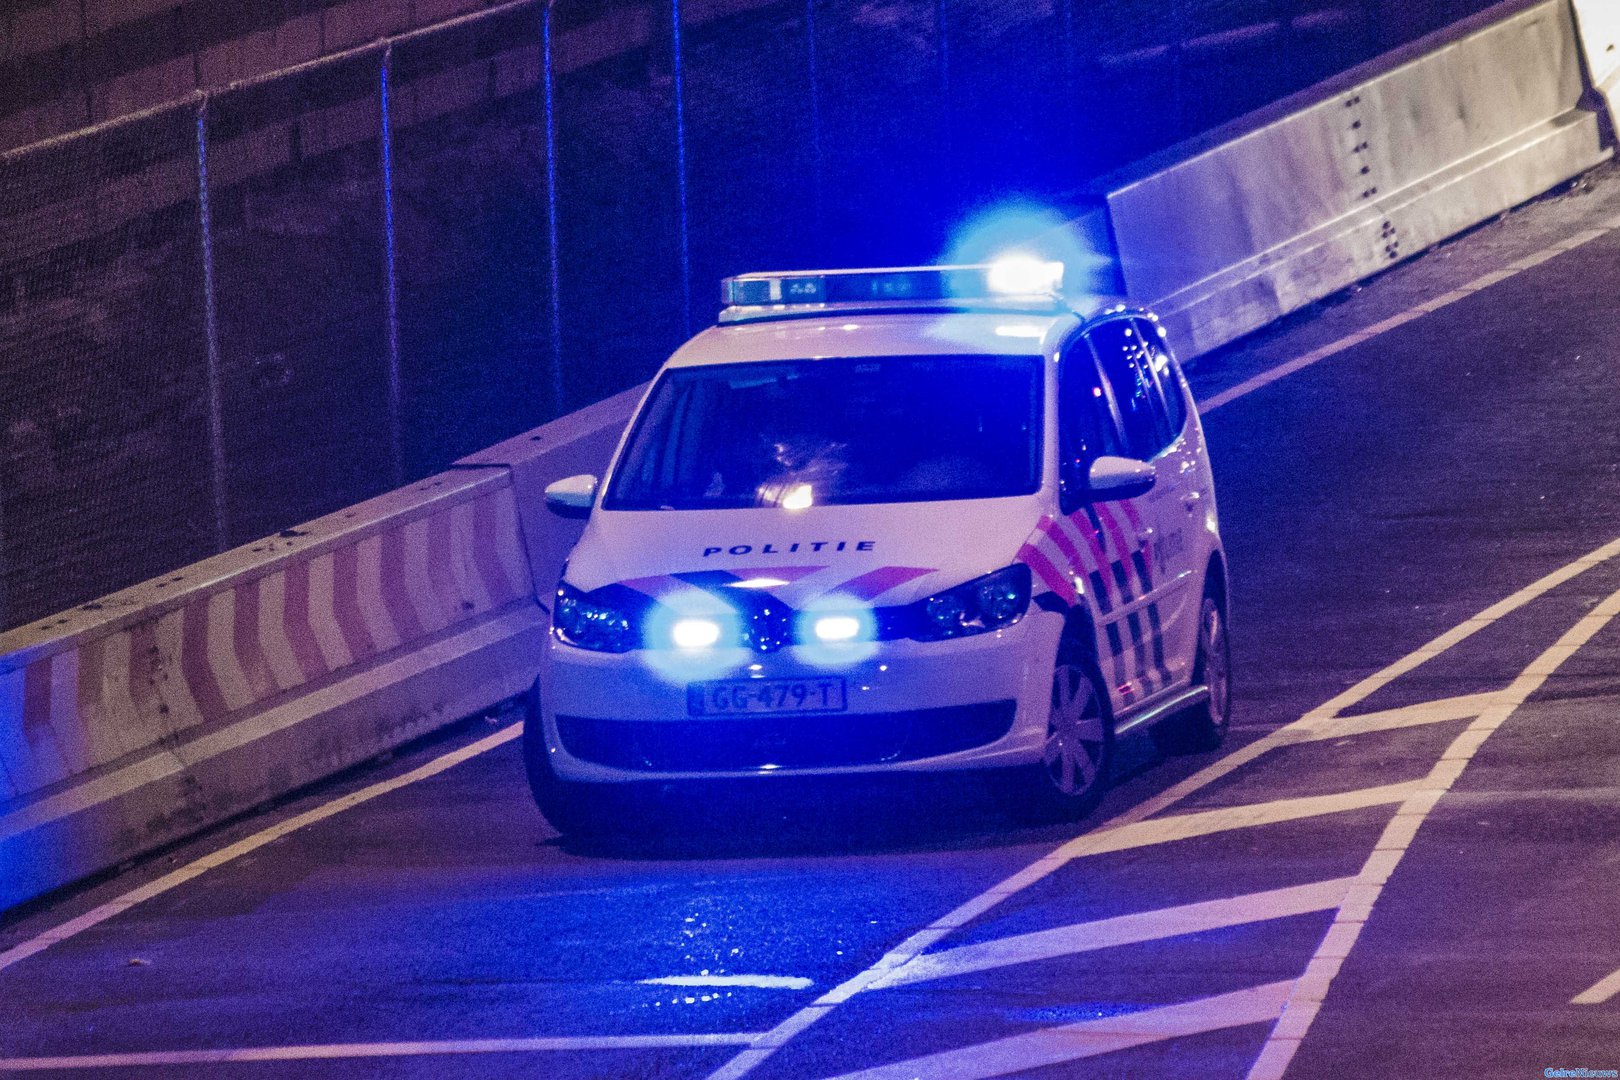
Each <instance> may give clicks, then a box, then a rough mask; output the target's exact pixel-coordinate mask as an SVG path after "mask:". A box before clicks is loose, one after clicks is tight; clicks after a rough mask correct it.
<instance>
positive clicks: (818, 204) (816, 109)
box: [804, 0, 826, 266]
mask: <svg viewBox="0 0 1620 1080" xmlns="http://www.w3.org/2000/svg"><path fill="white" fill-rule="evenodd" d="M804 65H805V76H806V81H807V82H808V83H809V87H810V214H811V220H812V221H814V222H815V233H814V237H815V238H814V239H813V240H812V241H811V248H810V253H811V260H812V261H813V262H815V264H816V265H817V266H820V265H821V258H820V251H821V238H822V236H823V235H824V233H825V230H826V222H825V221H824V220H823V216H824V214H825V213H826V204H825V203H824V202H823V199H824V198H825V194H824V189H823V184H824V183H825V180H824V177H823V164H822V158H821V62H820V57H819V56H818V55H817V53H816V0H804Z"/></svg>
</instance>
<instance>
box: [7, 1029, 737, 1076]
mask: <svg viewBox="0 0 1620 1080" xmlns="http://www.w3.org/2000/svg"><path fill="white" fill-rule="evenodd" d="M752 1038H754V1036H753V1035H752V1034H749V1033H742V1034H734V1035H584V1036H578V1037H567V1036H561V1037H555V1038H536V1039H461V1040H450V1041H445V1042H397V1043H333V1044H331V1045H326V1046H248V1047H237V1048H233V1049H226V1050H151V1051H142V1052H139V1053H133V1054H78V1055H73V1056H68V1057H16V1058H0V1072H43V1071H46V1070H51V1069H127V1068H140V1067H148V1068H150V1067H156V1066H164V1065H223V1064H228V1063H236V1062H244V1061H327V1060H333V1059H341V1058H390V1057H426V1056H433V1055H445V1054H530V1053H534V1052H536V1051H542V1050H543V1051H555V1050H663V1049H671V1048H677V1049H678V1048H683V1047H685V1048H690V1047H704V1046H736V1045H739V1044H743V1043H747V1042H748V1041H749V1040H750V1039H752Z"/></svg>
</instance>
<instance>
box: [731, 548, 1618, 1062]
mask: <svg viewBox="0 0 1620 1080" xmlns="http://www.w3.org/2000/svg"><path fill="white" fill-rule="evenodd" d="M1617 555H1620V539H1617V540H1611V541H1610V542H1609V543H1607V544H1604V545H1603V546H1602V547H1600V548H1597V549H1596V550H1594V551H1590V552H1588V553H1587V554H1585V555H1582V556H1581V557H1580V558H1578V559H1575V560H1573V561H1571V562H1569V563H1567V564H1565V565H1564V566H1561V567H1559V568H1558V569H1557V570H1554V571H1553V572H1552V573H1550V574H1546V575H1544V576H1542V577H1540V578H1538V579H1537V580H1535V581H1533V582H1531V583H1530V584H1529V585H1526V586H1525V587H1524V588H1522V589H1519V590H1518V591H1517V592H1515V593H1513V594H1512V595H1510V596H1508V597H1505V598H1504V599H1502V600H1499V601H1497V602H1496V603H1494V604H1492V605H1491V606H1490V607H1488V608H1486V609H1485V610H1483V611H1481V612H1479V613H1478V614H1477V615H1475V616H1473V617H1472V618H1469V619H1466V620H1464V621H1463V622H1461V623H1459V624H1458V625H1457V626H1454V627H1452V628H1451V629H1450V630H1447V631H1446V632H1445V633H1443V634H1440V635H1439V636H1438V637H1435V638H1433V639H1432V640H1430V641H1428V642H1426V643H1425V644H1423V645H1421V646H1419V647H1418V648H1417V649H1415V650H1414V651H1412V652H1410V653H1408V654H1407V655H1405V656H1403V657H1401V658H1400V659H1398V660H1396V661H1395V662H1394V663H1392V664H1389V665H1387V666H1386V667H1383V668H1381V669H1379V670H1378V671H1376V672H1374V673H1373V674H1371V675H1369V676H1367V677H1366V678H1364V679H1362V680H1361V681H1360V682H1358V683H1356V684H1355V685H1354V686H1351V687H1350V688H1349V689H1347V690H1345V691H1344V692H1343V693H1340V694H1337V695H1335V696H1334V697H1333V698H1332V699H1330V700H1329V701H1327V702H1325V703H1323V704H1322V705H1319V706H1317V707H1316V708H1315V709H1312V710H1311V711H1310V712H1309V713H1307V714H1305V716H1303V717H1301V718H1300V719H1299V720H1296V721H1294V722H1293V723H1291V724H1288V725H1285V726H1284V727H1281V728H1278V729H1277V730H1276V731H1273V732H1272V733H1270V734H1269V735H1264V736H1262V737H1260V738H1259V739H1256V740H1255V741H1254V742H1252V743H1250V744H1248V745H1247V746H1244V747H1241V748H1239V749H1237V750H1235V751H1233V752H1232V753H1230V754H1227V755H1225V756H1224V757H1222V758H1221V759H1220V760H1219V761H1215V762H1212V763H1211V764H1209V765H1207V766H1205V767H1204V768H1202V769H1200V770H1199V771H1198V772H1196V773H1194V774H1193V775H1191V776H1189V777H1187V778H1186V779H1185V780H1182V781H1180V782H1179V783H1177V784H1173V785H1171V786H1170V787H1169V788H1167V789H1165V790H1164V791H1162V792H1160V793H1159V794H1158V795H1155V796H1154V797H1152V798H1150V799H1145V800H1143V801H1142V802H1140V803H1138V804H1136V805H1135V806H1134V807H1132V808H1131V809H1129V810H1126V811H1125V812H1124V813H1121V814H1118V815H1116V816H1115V817H1114V818H1112V819H1110V820H1109V821H1108V822H1106V823H1105V824H1104V825H1103V826H1102V827H1101V828H1102V829H1104V830H1109V831H1116V832H1117V831H1119V830H1120V829H1122V828H1123V827H1125V826H1128V825H1133V824H1136V823H1138V822H1142V821H1145V820H1146V819H1148V818H1150V817H1152V816H1153V815H1154V814H1157V813H1159V812H1161V811H1163V810H1165V809H1167V808H1168V807H1170V806H1173V805H1175V804H1176V803H1178V802H1180V801H1181V800H1182V799H1185V798H1186V797H1187V796H1189V795H1191V794H1193V793H1194V792H1197V791H1199V790H1200V789H1202V788H1204V787H1207V786H1208V785H1210V784H1212V783H1214V782H1216V781H1217V780H1220V779H1222V778H1223V777H1225V776H1227V775H1228V774H1229V773H1232V772H1234V771H1235V770H1237V769H1239V768H1241V767H1242V766H1244V765H1246V764H1248V763H1249V762H1251V761H1254V760H1255V759H1256V758H1259V757H1262V756H1263V755H1265V754H1268V753H1270V752H1271V751H1272V750H1275V749H1277V748H1278V747H1282V746H1288V745H1291V744H1294V743H1296V742H1300V741H1306V740H1309V739H1313V738H1315V737H1316V736H1315V735H1313V734H1312V728H1313V725H1319V724H1320V723H1321V722H1322V721H1324V720H1331V719H1334V718H1336V717H1337V715H1338V713H1340V712H1342V711H1344V710H1346V709H1351V708H1354V707H1355V706H1356V705H1358V704H1360V703H1361V702H1363V701H1365V700H1366V699H1367V698H1369V697H1371V696H1372V695H1373V694H1375V693H1377V692H1378V691H1379V690H1381V689H1383V688H1384V687H1385V686H1386V685H1388V684H1389V683H1390V682H1392V681H1394V680H1395V679H1397V678H1399V677H1400V676H1402V675H1405V674H1407V673H1408V672H1410V671H1412V670H1414V669H1415V668H1417V667H1418V666H1420V665H1421V664H1424V663H1427V662H1428V661H1430V660H1433V659H1434V658H1435V657H1437V656H1441V655H1443V654H1445V653H1446V652H1448V651H1449V650H1451V649H1452V648H1454V647H1456V646H1457V645H1458V644H1460V643H1462V642H1463V641H1466V640H1467V639H1468V638H1470V637H1472V636H1473V635H1474V634H1477V633H1479V632H1480V631H1481V630H1484V629H1486V628H1487V627H1489V626H1491V625H1493V624H1495V623H1497V622H1499V621H1501V620H1502V619H1504V618H1506V617H1507V616H1508V615H1511V614H1512V613H1513V612H1515V611H1518V610H1519V609H1520V608H1522V607H1524V606H1525V605H1527V604H1530V603H1532V602H1534V601H1535V600H1537V599H1540V598H1541V597H1542V596H1544V595H1546V594H1547V593H1549V592H1551V591H1552V590H1553V589H1555V588H1557V587H1558V586H1560V585H1562V584H1564V583H1565V582H1567V581H1569V580H1570V579H1572V578H1574V577H1576V576H1577V575H1579V574H1582V573H1585V572H1586V571H1587V570H1590V569H1592V568H1593V567H1595V566H1600V565H1602V564H1603V563H1605V562H1607V561H1609V560H1610V559H1613V558H1614V557H1615V556H1617ZM1432 776H1433V774H1431V777H1432ZM1432 782H1433V781H1432V779H1430V780H1424V781H1418V782H1417V783H1418V784H1431V783H1432ZM1439 795H1440V792H1438V791H1433V792H1425V791H1422V790H1418V791H1416V792H1415V793H1414V794H1412V795H1410V796H1408V797H1407V798H1406V800H1405V801H1404V803H1403V804H1402V808H1403V809H1405V808H1407V807H1414V808H1416V807H1421V806H1424V805H1427V806H1431V807H1432V806H1433V805H1434V803H1433V801H1432V800H1437V799H1438V798H1439ZM1431 796H1432V799H1431ZM1088 835H1090V834H1082V835H1081V836H1080V837H1079V838H1077V839H1076V840H1073V841H1070V842H1069V843H1067V844H1064V845H1063V846H1061V847H1059V848H1057V849H1055V850H1054V851H1053V852H1051V853H1050V854H1048V855H1046V856H1044V857H1043V858H1041V859H1037V860H1036V861H1035V862H1033V863H1031V864H1030V865H1028V866H1026V867H1025V868H1024V869H1022V870H1020V871H1018V872H1017V873H1016V874H1013V875H1012V876H1011V877H1008V878H1006V879H1004V880H1003V881H1001V882H1000V883H999V884H996V885H993V886H991V887H990V888H989V889H986V890H985V891H984V892H982V893H980V894H979V895H978V896H976V897H974V898H973V899H971V900H969V901H967V902H966V903H964V904H962V905H960V906H959V907H957V908H956V909H955V910H954V911H952V912H950V913H949V914H947V915H945V916H944V917H943V918H941V919H939V920H938V921H936V922H935V923H933V924H931V925H929V926H927V927H924V928H923V929H921V930H919V931H917V932H916V933H914V934H912V935H911V936H910V937H907V938H906V939H905V940H903V941H901V942H900V943H899V944H898V945H896V946H895V947H894V948H893V949H891V950H889V952H887V953H885V954H884V955H883V956H882V957H880V958H879V959H878V961H877V962H876V963H875V964H873V965H872V966H871V967H869V968H867V969H866V970H865V971H862V972H859V973H857V974H855V975H853V976H851V977H850V978H848V979H846V980H844V982H842V983H840V984H839V985H838V986H836V987H834V988H832V989H831V990H829V991H827V992H826V993H825V994H822V995H821V996H820V997H819V998H817V999H816V1000H815V1001H813V1002H811V1003H810V1004H809V1005H806V1006H805V1007H804V1008H802V1009H800V1010H799V1011H798V1012H796V1013H794V1014H793V1015H792V1016H790V1017H788V1018H787V1019H786V1020H784V1021H782V1022H781V1023H780V1024H778V1025H776V1027H774V1028H772V1029H771V1030H770V1031H768V1032H766V1033H764V1034H763V1035H762V1036H761V1037H760V1039H759V1041H758V1042H757V1043H755V1045H753V1046H751V1047H749V1048H748V1049H747V1050H744V1051H743V1052H742V1053H740V1054H738V1055H737V1056H735V1057H733V1058H732V1059H731V1060H730V1061H728V1062H726V1063H725V1064H724V1065H722V1066H720V1068H718V1069H716V1070H715V1071H714V1072H713V1073H711V1074H710V1076H709V1080H738V1078H739V1077H743V1076H746V1075H748V1074H749V1073H750V1072H752V1071H753V1070H754V1069H756V1068H758V1067H759V1065H760V1064H761V1063H762V1062H764V1061H765V1060H766V1059H767V1058H769V1057H770V1056H771V1055H772V1054H774V1053H775V1052H776V1051H777V1050H778V1049H780V1048H781V1047H782V1046H783V1045H785V1044H786V1043H788V1042H789V1041H791V1040H792V1039H794V1038H795V1037H797V1036H798V1035H799V1034H801V1033H803V1032H804V1031H806V1030H807V1029H809V1028H810V1027H812V1026H813V1025H815V1024H816V1023H817V1022H818V1021H820V1020H821V1019H822V1018H823V1017H824V1016H826V1015H827V1014H828V1013H829V1012H831V1011H832V1010H833V1009H834V1008H835V1007H837V1006H838V1005H839V1004H841V1003H842V1002H845V1001H848V1000H849V999H850V998H852V997H854V996H855V995H856V994H859V993H860V992H861V991H863V990H865V989H866V988H868V987H869V986H871V985H872V984H874V983H876V982H878V981H879V980H880V979H882V978H884V977H885V976H886V975H887V974H888V973H889V972H891V971H893V970H895V969H896V968H899V967H900V966H902V965H903V964H905V963H907V962H908V961H910V960H913V959H915V958H916V957H917V956H919V955H921V954H922V953H923V952H924V951H926V950H927V949H929V948H931V947H932V946H933V945H934V944H935V943H936V942H938V941H939V940H940V939H942V938H944V937H946V936H947V935H949V934H950V933H951V932H952V931H953V930H956V929H958V928H960V927H961V926H962V925H963V924H965V923H966V922H967V921H969V920H970V919H973V918H977V917H978V916H979V915H981V914H983V913H984V912H985V911H988V910H989V909H990V908H992V907H994V906H996V905H997V904H999V903H1000V902H1001V901H1003V900H1005V899H1007V898H1008V897H1010V896H1015V895H1017V894H1018V893H1020V892H1022V891H1023V890H1024V889H1027V888H1029V887H1030V886H1031V885H1033V884H1035V883H1036V882H1038V881H1040V880H1041V879H1043V878H1045V877H1046V876H1047V875H1049V874H1051V873H1052V872H1053V871H1055V870H1057V869H1058V868H1059V867H1061V866H1063V865H1065V864H1066V863H1067V862H1068V858H1066V857H1061V856H1060V854H1059V853H1060V852H1065V851H1069V852H1073V851H1076V850H1079V849H1080V846H1081V845H1083V843H1084V842H1085V841H1086V838H1087V836H1088ZM1351 891H1352V893H1354V891H1355V889H1354V888H1352V890H1351ZM1351 902H1352V899H1351V898H1347V900H1346V908H1348V906H1349V905H1350V903H1351ZM1343 910H1345V909H1341V913H1342V912H1343ZM1301 1014H1302V1010H1301V1009H1295V1010H1294V1016H1296V1017H1298V1016H1300V1015H1301ZM1283 1019H1284V1020H1285V1021H1287V1020H1289V1015H1288V1014H1287V1013H1285V1014H1284V1017H1283Z"/></svg>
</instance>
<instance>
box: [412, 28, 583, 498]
mask: <svg viewBox="0 0 1620 1080" xmlns="http://www.w3.org/2000/svg"><path fill="white" fill-rule="evenodd" d="M540 42H541V26H540V9H539V8H538V7H535V8H529V9H526V10H519V11H515V12H510V13H507V14H503V15H501V16H499V17H496V18H493V19H484V20H480V21H478V22H475V23H470V24H466V25H462V26H458V27H454V28H451V29H450V30H448V31H446V32H444V33H440V34H435V35H431V36H422V37H419V38H414V39H407V40H405V41H402V42H400V43H398V44H397V45H395V46H394V50H393V59H392V77H391V80H390V85H391V86H392V88H393V89H392V94H391V105H392V108H391V112H392V117H393V131H394V173H393V180H394V213H395V221H396V235H397V247H396V251H397V253H398V265H399V281H400V340H401V345H400V360H401V366H402V370H403V377H404V390H405V423H404V428H405V432H406V471H407V473H408V474H410V475H413V476H415V475H422V474H425V473H428V472H432V471H435V470H437V469H441V468H443V467H444V466H445V465H447V464H449V463H450V462H452V461H454V460H455V459H456V458H458V457H462V456H464V455H466V454H470V453H472V452H473V451H475V450H479V449H482V448H483V447H485V446H488V445H490V444H491V443H495V442H499V441H500V440H502V439H504V438H507V437H508V436H511V435H514V434H516V433H518V432H519V431H522V430H524V429H526V428H530V427H534V426H536V425H538V424H540V423H543V422H544V421H545V420H547V419H549V418H550V417H551V416H552V415H554V412H555V407H556V403H555V402H553V401H551V400H550V398H551V391H550V378H549V375H548V370H549V364H550V359H551V358H550V346H549V342H548V330H547V327H548V314H547V313H548V310H549V305H550V286H549V282H548V276H549V249H548V245H547V242H546V231H547V224H546V134H545V115H544V108H543V106H544V101H543V96H542V94H541V86H540V79H541V54H540Z"/></svg>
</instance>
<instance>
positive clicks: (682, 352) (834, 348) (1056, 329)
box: [666, 297, 1150, 367]
mask: <svg viewBox="0 0 1620 1080" xmlns="http://www.w3.org/2000/svg"><path fill="white" fill-rule="evenodd" d="M799 306H802V307H804V308H812V307H813V308H816V309H817V310H814V311H811V310H800V311H792V312H791V313H787V312H784V313H782V314H778V315H773V316H771V317H762V318H752V319H739V320H736V321H729V322H722V323H721V324H719V325H717V326H713V327H710V328H709V329H707V330H705V331H703V332H702V333H700V334H698V335H697V336H696V337H694V338H692V339H691V340H690V341H688V342H687V343H686V344H684V345H682V346H681V347H680V348H679V349H677V350H676V351H675V354H674V355H673V356H671V357H670V358H669V360H668V362H667V363H666V366H667V367H700V366H704V365H711V364H737V363H749V362H760V361H771V360H818V359H826V358H835V357H880V356H938V355H960V354H985V355H997V356H1034V355H1050V354H1052V353H1054V352H1055V351H1056V350H1057V348H1058V346H1059V345H1060V344H1061V343H1062V342H1063V340H1064V339H1065V338H1067V337H1068V336H1069V334H1070V333H1071V332H1073V330H1074V329H1075V328H1076V327H1078V326H1080V325H1082V324H1085V323H1090V322H1093V321H1095V320H1098V319H1101V318H1104V317H1106V316H1110V315H1114V314H1125V313H1130V314H1138V315H1144V316H1146V315H1149V314H1150V313H1148V312H1147V311H1145V310H1143V309H1141V308H1138V307H1135V306H1134V305H1130V304H1128V303H1125V302H1124V301H1122V300H1120V299H1118V298H1117V297H1096V298H1090V299H1089V300H1088V301H1087V302H1084V303H1075V302H1072V301H1071V302H1070V304H1069V305H1068V306H1069V310H1051V311H1044V312H1034V311H1030V310H1028V309H1027V307H1026V308H1025V309H1023V310H1019V309H1017V308H1007V309H998V308H995V307H986V306H983V305H979V306H974V307H963V306H961V305H955V304H951V303H936V304H915V303H908V304H904V305H898V304H897V305H879V304H870V305H848V306H844V305H830V304H826V305H799Z"/></svg>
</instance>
